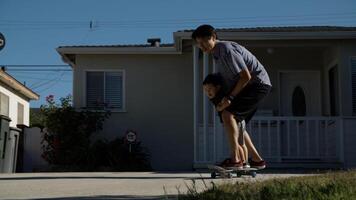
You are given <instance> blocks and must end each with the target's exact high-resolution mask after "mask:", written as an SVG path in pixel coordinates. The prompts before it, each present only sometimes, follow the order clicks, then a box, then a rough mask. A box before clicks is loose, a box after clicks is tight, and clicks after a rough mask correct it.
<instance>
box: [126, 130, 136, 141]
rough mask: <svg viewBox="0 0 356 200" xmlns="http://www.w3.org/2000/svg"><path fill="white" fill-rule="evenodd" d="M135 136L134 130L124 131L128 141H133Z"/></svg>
mask: <svg viewBox="0 0 356 200" xmlns="http://www.w3.org/2000/svg"><path fill="white" fill-rule="evenodd" d="M136 138H137V136H136V133H135V132H134V131H128V132H127V133H126V140H127V141H128V142H135V141H136Z"/></svg>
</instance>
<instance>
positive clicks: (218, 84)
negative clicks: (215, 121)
mask: <svg viewBox="0 0 356 200" xmlns="http://www.w3.org/2000/svg"><path fill="white" fill-rule="evenodd" d="M203 90H204V93H205V94H206V95H207V96H208V98H209V100H210V101H211V102H212V103H213V104H214V106H215V108H217V107H218V106H219V104H220V102H221V100H222V99H223V98H224V97H225V95H226V89H225V87H224V85H223V77H222V76H221V74H220V73H213V74H209V75H207V76H206V77H205V79H204V81H203ZM231 110H232V111H231V112H232V113H236V111H234V106H231ZM221 113H222V112H221V111H220V112H218V114H219V117H220V122H221V123H223V120H222V116H221ZM246 120H248V121H249V120H250V119H248V118H247V119H246ZM243 134H244V140H245V144H243V145H242V147H241V145H239V147H238V148H239V154H240V156H241V159H242V161H243V168H249V167H250V166H249V165H248V164H247V163H248V162H247V160H248V149H250V151H251V153H252V157H253V159H254V160H258V159H261V160H262V158H261V157H260V155H259V154H258V152H257V150H256V148H255V146H254V145H253V143H252V141H251V138H250V136H249V135H248V133H247V132H246V131H245V132H244V133H243ZM229 162H231V159H230V158H227V159H225V160H224V161H223V162H222V163H221V164H219V165H220V166H221V167H229V166H228V163H229ZM254 167H256V166H254ZM256 168H258V169H263V167H261V166H257V167H256Z"/></svg>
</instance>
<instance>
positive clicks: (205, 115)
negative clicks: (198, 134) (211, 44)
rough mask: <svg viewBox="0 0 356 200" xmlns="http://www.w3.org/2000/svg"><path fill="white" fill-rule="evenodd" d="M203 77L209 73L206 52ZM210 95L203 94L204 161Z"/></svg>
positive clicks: (205, 158)
mask: <svg viewBox="0 0 356 200" xmlns="http://www.w3.org/2000/svg"><path fill="white" fill-rule="evenodd" d="M203 66H204V69H203V79H204V78H205V77H206V76H207V75H208V73H209V54H207V53H204V56H203ZM208 106H209V105H208V97H207V96H206V95H203V127H204V128H203V129H204V134H203V145H204V148H203V151H204V161H205V162H207V161H208V158H207V148H206V147H207V134H208V131H209V129H208V128H209V127H208V126H209V107H208Z"/></svg>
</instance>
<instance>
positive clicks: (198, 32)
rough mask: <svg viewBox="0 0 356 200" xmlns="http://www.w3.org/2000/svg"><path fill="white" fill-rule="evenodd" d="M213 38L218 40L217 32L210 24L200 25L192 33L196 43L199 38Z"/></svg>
mask: <svg viewBox="0 0 356 200" xmlns="http://www.w3.org/2000/svg"><path fill="white" fill-rule="evenodd" d="M212 36H215V38H216V39H217V38H218V37H217V35H216V32H215V28H214V27H212V26H211V25H208V24H203V25H200V26H199V27H198V28H197V29H195V30H194V31H193V33H192V39H193V40H194V41H196V39H197V38H203V37H212Z"/></svg>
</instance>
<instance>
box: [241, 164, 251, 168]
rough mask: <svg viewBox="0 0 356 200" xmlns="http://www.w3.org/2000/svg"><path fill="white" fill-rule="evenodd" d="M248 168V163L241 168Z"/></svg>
mask: <svg viewBox="0 0 356 200" xmlns="http://www.w3.org/2000/svg"><path fill="white" fill-rule="evenodd" d="M250 167H251V166H250V165H249V164H248V163H244V166H243V168H244V169H247V168H250Z"/></svg>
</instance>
